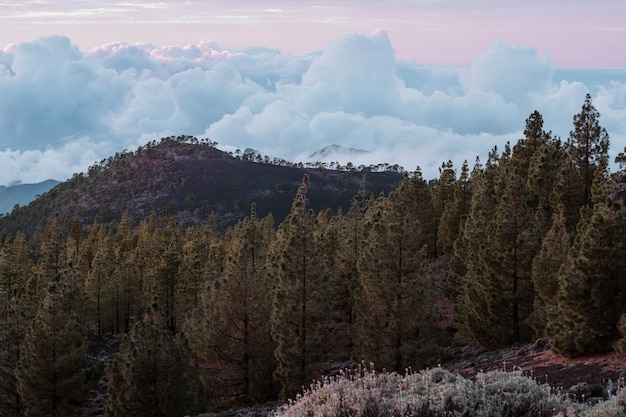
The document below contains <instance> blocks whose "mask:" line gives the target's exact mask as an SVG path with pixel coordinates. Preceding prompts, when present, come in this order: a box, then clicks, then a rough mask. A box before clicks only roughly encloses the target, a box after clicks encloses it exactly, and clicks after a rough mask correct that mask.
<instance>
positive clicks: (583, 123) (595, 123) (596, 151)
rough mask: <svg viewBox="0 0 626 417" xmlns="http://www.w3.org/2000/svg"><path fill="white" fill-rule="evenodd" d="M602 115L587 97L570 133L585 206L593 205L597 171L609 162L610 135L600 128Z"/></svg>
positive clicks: (589, 97) (589, 96)
mask: <svg viewBox="0 0 626 417" xmlns="http://www.w3.org/2000/svg"><path fill="white" fill-rule="evenodd" d="M599 119H600V113H599V112H598V111H597V110H596V108H595V107H594V106H593V104H592V102H591V95H589V94H587V95H586V96H585V102H584V104H583V106H582V109H581V111H580V113H578V114H577V115H575V116H574V130H573V131H571V132H570V135H569V144H570V145H571V147H572V150H573V157H574V161H575V163H576V166H577V168H578V170H579V172H580V177H581V179H582V188H583V205H590V204H591V194H592V190H591V188H592V184H593V180H594V178H595V176H596V170H597V169H598V168H599V167H600V166H602V165H604V166H606V164H607V161H608V150H609V135H608V133H607V131H606V129H604V128H603V127H601V126H600V121H599Z"/></svg>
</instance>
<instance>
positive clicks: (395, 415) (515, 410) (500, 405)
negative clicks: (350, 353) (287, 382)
mask: <svg viewBox="0 0 626 417" xmlns="http://www.w3.org/2000/svg"><path fill="white" fill-rule="evenodd" d="M274 416H275V417H303V416H307V417H411V416H419V417H435V416H439V417H474V416H476V417H552V416H557V417H570V416H581V417H596V416H598V417H618V416H621V417H624V416H626V391H625V390H622V391H620V392H618V393H617V394H616V395H614V396H612V397H611V398H609V400H607V401H602V402H600V403H597V404H579V403H575V402H573V401H572V400H570V399H568V398H565V397H563V396H561V395H558V393H556V392H554V391H553V390H552V389H551V387H550V386H548V385H547V384H540V383H538V382H537V381H535V380H534V379H532V378H530V377H527V376H524V375H523V374H522V373H521V372H519V371H514V372H504V371H496V372H487V373H480V374H478V375H477V376H476V379H475V381H471V380H469V379H466V378H463V377H461V376H459V375H455V374H453V373H451V372H449V371H446V370H444V369H441V368H435V369H429V370H424V371H421V372H417V373H412V372H407V373H406V374H405V375H399V374H397V373H385V372H383V373H377V372H375V371H374V370H373V369H371V368H370V369H366V368H361V369H359V370H357V371H353V372H348V371H346V372H345V373H343V374H341V375H339V376H336V377H333V378H326V379H324V380H322V381H318V382H316V383H314V384H312V385H311V387H310V389H308V390H305V391H304V393H303V394H301V395H300V396H298V397H297V398H296V399H295V400H293V401H290V403H289V404H287V405H285V406H283V407H281V408H279V409H278V410H276V412H275V413H274Z"/></svg>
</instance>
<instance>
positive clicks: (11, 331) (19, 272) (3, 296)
mask: <svg viewBox="0 0 626 417" xmlns="http://www.w3.org/2000/svg"><path fill="white" fill-rule="evenodd" d="M29 252H30V250H29V247H28V244H27V242H26V237H25V235H24V234H23V233H18V235H17V236H16V237H15V239H14V240H13V241H10V240H9V239H7V240H6V241H5V243H4V245H3V246H2V248H0V280H1V281H0V282H1V285H2V287H1V290H0V307H1V309H2V310H1V311H2V322H1V324H0V346H1V347H2V348H1V349H0V415H3V416H20V415H21V411H22V407H21V401H20V395H19V392H18V389H17V380H16V377H15V368H16V365H17V362H18V360H19V355H20V346H21V344H22V340H23V338H24V333H25V329H26V325H27V323H26V319H25V317H24V311H23V304H22V301H23V298H22V297H23V295H24V287H25V283H26V282H27V281H28V279H29V275H30V273H31V271H30V269H31V262H30V258H29Z"/></svg>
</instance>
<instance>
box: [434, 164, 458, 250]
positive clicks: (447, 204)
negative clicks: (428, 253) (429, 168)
mask: <svg viewBox="0 0 626 417" xmlns="http://www.w3.org/2000/svg"><path fill="white" fill-rule="evenodd" d="M456 185H457V179H456V171H455V170H454V165H453V164H452V161H448V162H446V163H444V164H441V167H439V178H438V179H437V180H435V181H432V186H431V188H432V206H433V211H434V213H433V214H434V216H435V219H436V221H437V235H436V246H437V247H436V250H435V255H436V256H439V255H442V254H444V253H448V254H449V253H450V252H449V251H448V250H449V249H450V248H451V246H452V243H453V242H454V239H455V238H456V236H455V237H454V238H452V235H453V234H454V233H455V229H456V232H457V233H458V227H459V223H458V221H457V222H456V224H454V220H450V219H444V216H443V214H444V213H445V212H446V211H447V212H448V213H452V211H453V209H452V207H451V206H452V204H454V194H455V189H456ZM448 216H451V214H449V215H448ZM444 220H448V221H449V222H450V221H451V222H452V224H450V223H446V224H445V225H444ZM458 220H460V219H458ZM450 228H451V229H452V230H450ZM444 249H445V251H444ZM446 251H448V252H446Z"/></svg>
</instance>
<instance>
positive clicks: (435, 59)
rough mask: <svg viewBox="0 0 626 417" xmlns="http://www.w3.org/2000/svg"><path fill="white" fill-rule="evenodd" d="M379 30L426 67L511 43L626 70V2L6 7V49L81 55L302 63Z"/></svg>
mask: <svg viewBox="0 0 626 417" xmlns="http://www.w3.org/2000/svg"><path fill="white" fill-rule="evenodd" d="M377 29H384V30H386V31H387V33H388V34H389V37H390V39H391V41H392V43H393V46H394V48H395V49H396V54H397V57H398V58H400V59H407V60H415V61H418V62H420V63H425V64H439V65H441V64H443V65H469V64H470V63H471V62H472V61H473V60H474V59H475V58H476V57H477V56H479V55H480V54H482V53H484V52H485V51H486V50H487V49H488V48H489V45H490V44H492V43H493V42H494V41H496V40H504V41H505V42H507V43H509V44H512V45H520V46H531V47H533V48H535V49H537V50H538V51H539V53H540V54H544V53H548V54H549V55H550V57H551V60H552V62H553V64H554V65H555V66H557V67H583V68H625V67H626V54H625V53H624V50H625V47H626V1H623V0H595V1H593V2H591V1H588V0H586V1H581V0H548V1H540V0H509V1H506V0H380V1H379V0H365V1H353V0H339V1H314V0H268V1H259V0H215V1H200V0H192V1H158V0H155V1H148V0H126V1H123V0H122V1H116V0H103V1H99V2H89V1H84V0H82V1H81V0H54V1H52V0H50V1H45V0H36V1H6V0H2V1H0V48H2V47H3V46H5V45H8V44H11V43H19V42H26V41H31V40H33V39H36V38H39V37H42V36H47V35H53V34H56V35H65V36H68V37H70V38H71V39H72V42H73V43H75V44H76V45H78V46H79V47H80V48H81V49H83V50H88V49H91V48H93V47H95V46H97V45H101V44H105V43H109V42H114V41H123V42H128V43H135V42H150V43H153V44H155V45H185V44H190V43H197V42H200V41H203V40H212V41H215V42H217V43H218V44H220V45H222V46H223V47H238V46H246V45H260V46H267V47H273V48H279V49H281V50H282V51H284V52H292V53H303V52H309V51H316V50H322V49H325V48H326V47H327V45H328V44H329V43H330V42H332V41H334V40H336V39H338V38H341V37H343V36H345V35H348V34H351V33H364V34H369V33H372V32H373V31H375V30H377Z"/></svg>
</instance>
